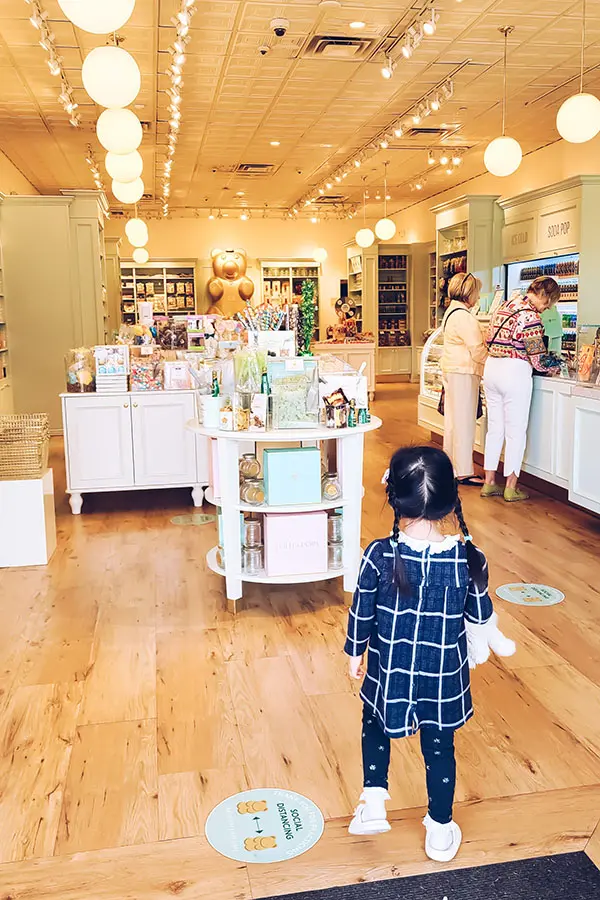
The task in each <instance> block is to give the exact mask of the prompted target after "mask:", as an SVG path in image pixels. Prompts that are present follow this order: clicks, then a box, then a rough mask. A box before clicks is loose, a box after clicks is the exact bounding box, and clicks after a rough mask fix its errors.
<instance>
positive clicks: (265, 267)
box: [260, 260, 321, 341]
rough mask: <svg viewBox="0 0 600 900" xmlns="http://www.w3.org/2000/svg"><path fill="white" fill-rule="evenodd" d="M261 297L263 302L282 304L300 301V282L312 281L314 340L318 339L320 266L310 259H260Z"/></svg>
mask: <svg viewBox="0 0 600 900" xmlns="http://www.w3.org/2000/svg"><path fill="white" fill-rule="evenodd" d="M260 266H261V288H262V299H263V302H265V303H272V304H274V305H275V306H283V305H285V304H286V303H298V304H299V303H300V302H301V301H302V284H303V282H304V281H312V282H313V284H314V287H315V295H314V296H315V331H314V340H315V341H318V340H319V335H320V328H319V300H320V295H321V291H320V276H321V266H320V265H319V263H316V262H314V261H311V260H290V261H289V262H288V261H265V262H262V261H261V264H260Z"/></svg>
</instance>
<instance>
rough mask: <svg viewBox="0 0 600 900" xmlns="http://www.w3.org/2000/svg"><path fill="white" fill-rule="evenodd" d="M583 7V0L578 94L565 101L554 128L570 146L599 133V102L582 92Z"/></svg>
mask: <svg viewBox="0 0 600 900" xmlns="http://www.w3.org/2000/svg"><path fill="white" fill-rule="evenodd" d="M585 7H586V0H583V3H582V8H583V10H582V11H583V15H582V23H581V74H580V76H579V93H578V94H573V96H572V97H569V99H568V100H565V102H564V103H563V105H562V106H561V108H560V109H559V111H558V113H557V116H556V127H557V128H558V132H559V134H560V136H561V137H563V138H564V139H565V141H569V143H570V144H585V142H586V141H591V140H592V138H594V137H596V135H597V134H598V132H599V131H600V100H599V99H598V98H597V97H596V96H595V95H594V94H584V92H583V68H584V66H583V62H584V53H585Z"/></svg>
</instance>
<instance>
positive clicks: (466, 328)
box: [442, 273, 487, 487]
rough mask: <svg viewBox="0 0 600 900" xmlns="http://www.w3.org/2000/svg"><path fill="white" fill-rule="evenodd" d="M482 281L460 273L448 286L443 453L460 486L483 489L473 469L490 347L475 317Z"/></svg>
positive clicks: (444, 362)
mask: <svg viewBox="0 0 600 900" xmlns="http://www.w3.org/2000/svg"><path fill="white" fill-rule="evenodd" d="M480 291H481V281H480V280H479V278H476V277H475V276H474V275H471V274H466V273H460V274H458V275H455V276H454V277H453V278H452V279H451V280H450V284H449V285H448V299H449V300H450V304H449V306H448V309H447V310H446V314H445V315H444V320H443V322H442V328H443V332H444V352H443V354H442V377H443V382H444V392H445V406H444V450H445V451H446V453H447V454H448V456H449V457H450V459H451V460H452V462H453V464H454V472H455V474H456V477H457V478H458V480H459V482H460V483H461V484H466V485H473V486H476V487H481V485H482V484H483V482H482V480H481V479H480V478H476V477H475V475H474V472H475V470H474V468H473V444H474V442H475V425H476V422H477V403H478V400H479V385H480V382H481V376H482V375H483V367H484V364H485V361H486V359H487V346H486V344H485V341H484V339H483V334H482V331H481V328H480V326H479V322H478V321H477V319H476V318H475V316H474V315H473V314H472V312H471V311H472V309H473V307H474V306H475V305H476V304H477V302H478V300H479V293H480Z"/></svg>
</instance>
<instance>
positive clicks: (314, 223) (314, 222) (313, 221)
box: [310, 216, 319, 225]
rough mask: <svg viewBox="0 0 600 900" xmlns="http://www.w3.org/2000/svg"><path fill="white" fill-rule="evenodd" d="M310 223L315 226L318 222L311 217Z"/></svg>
mask: <svg viewBox="0 0 600 900" xmlns="http://www.w3.org/2000/svg"><path fill="white" fill-rule="evenodd" d="M310 221H311V222H312V223H313V225H316V224H317V222H318V221H319V220H318V218H317V217H316V216H312V217H311V220H310Z"/></svg>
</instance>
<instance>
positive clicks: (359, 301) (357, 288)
mask: <svg viewBox="0 0 600 900" xmlns="http://www.w3.org/2000/svg"><path fill="white" fill-rule="evenodd" d="M356 250H357V251H358V252H355V253H353V254H352V253H350V251H349V252H348V306H349V308H350V310H353V311H354V315H355V318H356V330H357V331H359V332H361V331H362V330H363V257H362V253H361V252H360V250H359V249H358V248H356Z"/></svg>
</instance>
